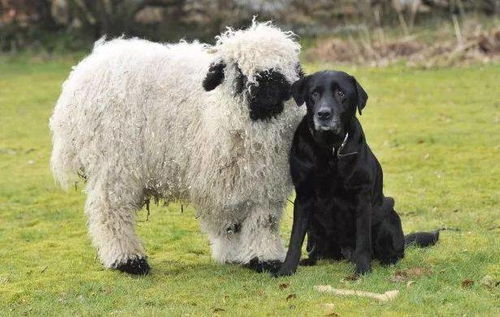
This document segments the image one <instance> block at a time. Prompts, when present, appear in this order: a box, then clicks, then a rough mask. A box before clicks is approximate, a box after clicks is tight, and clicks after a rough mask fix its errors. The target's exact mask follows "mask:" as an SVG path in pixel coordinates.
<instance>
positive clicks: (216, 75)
mask: <svg viewBox="0 0 500 317" xmlns="http://www.w3.org/2000/svg"><path fill="white" fill-rule="evenodd" d="M225 67H226V64H224V62H217V63H212V64H211V65H210V67H209V68H208V73H207V75H206V77H205V79H204V80H203V88H205V90H206V91H210V90H214V89H215V87H217V86H219V85H220V84H221V83H222V82H223V81H224V68H225Z"/></svg>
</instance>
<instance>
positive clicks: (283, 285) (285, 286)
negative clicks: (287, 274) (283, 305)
mask: <svg viewBox="0 0 500 317" xmlns="http://www.w3.org/2000/svg"><path fill="white" fill-rule="evenodd" d="M288 286H290V284H288V283H281V284H280V285H279V288H280V290H284V289H285V288H288Z"/></svg>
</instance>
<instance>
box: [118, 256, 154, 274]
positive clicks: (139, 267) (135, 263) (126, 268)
mask: <svg viewBox="0 0 500 317" xmlns="http://www.w3.org/2000/svg"><path fill="white" fill-rule="evenodd" d="M116 269H117V270H119V271H122V272H125V273H129V274H135V275H147V274H148V273H149V270H150V267H149V264H148V262H147V261H146V259H145V258H134V259H128V260H127V262H126V263H123V264H119V265H118V266H117V267H116Z"/></svg>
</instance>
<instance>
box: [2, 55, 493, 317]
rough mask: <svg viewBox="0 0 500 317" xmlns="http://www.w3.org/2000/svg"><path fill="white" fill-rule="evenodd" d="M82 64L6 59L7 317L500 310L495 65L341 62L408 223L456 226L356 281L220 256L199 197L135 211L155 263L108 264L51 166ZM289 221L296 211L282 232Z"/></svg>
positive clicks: (78, 200)
mask: <svg viewBox="0 0 500 317" xmlns="http://www.w3.org/2000/svg"><path fill="white" fill-rule="evenodd" d="M72 63H73V60H72V59H71V58H70V59H63V60H46V61H31V60H29V59H3V60H1V59H0V129H1V134H0V259H1V260H0V315H20V314H28V315H75V314H77V315H101V314H108V313H112V314H115V315H137V314H138V315H184V314H185V315H211V314H220V315H229V316H234V315H285V314H290V315H310V316H315V315H325V314H330V313H333V312H334V313H336V314H339V315H358V314H367V315H389V316H392V315H400V314H401V315H424V314H429V315H431V314H432V315H443V316H445V315H453V316H455V315H495V314H497V313H498V311H499V309H500V307H499V304H498V303H500V296H499V295H500V293H499V289H498V286H496V285H495V283H498V281H499V280H500V254H499V249H498V246H499V243H500V241H499V228H500V220H499V218H500V217H499V206H500V204H499V198H500V197H499V194H500V185H499V180H500V165H499V157H500V155H499V154H500V153H499V152H500V126H499V124H500V112H499V109H500V90H499V89H498V82H499V81H500V65H486V66H476V67H469V68H452V69H440V70H426V71H424V70H416V69H407V68H402V67H399V66H394V67H391V68H382V69H375V68H352V67H351V68H348V69H347V70H348V71H350V72H351V73H352V74H354V75H355V76H356V77H357V78H358V80H359V81H360V82H361V83H362V85H363V86H364V87H365V88H366V90H367V91H368V94H369V95H370V98H369V102H368V105H367V108H366V109H365V112H364V114H363V116H362V118H361V119H362V121H363V124H364V127H365V131H366V133H367V137H368V140H369V142H370V144H371V146H372V149H373V150H374V152H375V153H376V154H377V156H378V158H379V160H380V161H381V163H382V166H383V168H384V171H385V191H386V194H388V195H391V196H393V197H395V198H396V207H397V210H399V211H400V214H401V217H402V220H403V225H404V229H405V231H407V232H410V231H413V230H419V229H432V228H437V227H441V226H447V227H455V228H459V229H460V231H445V232H442V234H441V241H440V242H439V243H438V245H436V246H435V247H432V248H429V249H409V250H408V252H407V256H406V257H405V259H403V260H402V261H401V262H400V263H398V264H397V265H396V266H393V267H380V266H379V265H375V266H374V272H373V273H372V274H370V275H368V276H366V277H363V278H361V279H359V280H357V281H350V280H349V279H345V278H346V276H348V275H350V274H351V272H352V271H351V270H352V265H350V264H348V263H345V262H340V263H330V262H327V261H322V262H320V264H319V265H317V266H315V267H308V268H302V267H301V268H299V270H298V273H297V274H296V275H294V276H292V277H288V278H281V279H272V278H270V277H269V276H268V275H266V274H255V273H253V272H251V271H249V270H246V269H244V268H241V267H239V266H235V265H217V264H215V263H213V262H212V261H211V259H210V250H209V245H208V242H207V239H206V237H205V236H204V235H203V234H202V233H201V232H200V230H199V227H198V223H197V221H196V219H195V218H194V209H193V207H192V206H190V207H189V208H185V211H184V213H181V212H180V207H179V205H175V204H172V205H169V206H168V207H164V206H161V207H157V206H154V207H153V208H152V210H151V217H150V220H149V221H147V222H146V221H145V219H146V212H145V211H144V210H142V211H140V212H139V214H138V219H139V223H138V232H139V234H140V236H141V237H142V239H143V240H144V242H145V245H146V249H147V251H148V255H149V261H150V264H151V265H152V267H153V271H152V274H150V275H149V276H146V277H142V278H136V277H131V276H129V275H126V274H122V273H119V272H115V271H110V270H105V269H103V268H102V266H101V265H100V263H99V261H98V260H97V259H96V256H95V251H94V249H93V248H92V246H91V245H90V241H89V238H88V236H87V233H86V227H85V217H84V214H83V212H82V208H83V202H84V198H85V195H84V193H82V191H81V189H80V190H74V191H70V192H68V193H65V192H63V191H61V190H60V189H58V188H57V186H56V185H55V184H54V181H53V179H52V177H51V175H50V171H49V168H48V158H49V154H50V148H51V144H50V138H49V131H48V128H47V122H48V118H49V116H50V114H51V111H52V107H53V105H54V103H55V100H56V98H57V96H58V93H59V91H60V86H61V83H62V81H63V80H64V78H65V77H66V76H67V74H68V72H69V70H70V66H71V65H72ZM328 67H333V66H332V65H306V69H307V70H308V71H314V70H318V69H322V68H328ZM290 227H291V212H290V206H288V208H287V212H286V214H285V216H284V221H283V224H282V229H283V230H282V231H283V232H282V236H283V238H284V239H286V240H288V235H289V232H290ZM398 276H399V277H401V276H402V277H403V278H402V279H401V280H402V281H400V282H394V281H392V280H391V279H394V277H398ZM485 276H489V278H490V279H493V282H492V283H487V282H484V279H485ZM486 279H488V277H487V278H486ZM467 280H470V281H472V284H471V282H470V281H469V282H468V281H467ZM317 284H331V285H332V286H334V287H338V288H347V289H355V290H367V291H374V292H385V291H387V290H392V289H398V290H400V294H399V296H398V297H397V298H396V300H394V301H392V302H388V303H380V302H377V301H375V300H372V299H365V298H357V297H334V296H331V295H325V294H320V293H317V292H316V291H315V290H314V289H313V286H314V285H317ZM326 304H333V305H326Z"/></svg>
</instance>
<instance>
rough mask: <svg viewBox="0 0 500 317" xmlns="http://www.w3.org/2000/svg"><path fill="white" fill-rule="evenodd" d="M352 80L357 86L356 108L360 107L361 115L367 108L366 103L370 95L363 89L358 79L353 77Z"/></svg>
mask: <svg viewBox="0 0 500 317" xmlns="http://www.w3.org/2000/svg"><path fill="white" fill-rule="evenodd" d="M352 79H353V80H354V83H355V85H356V95H357V100H356V106H357V107H358V112H359V115H361V110H363V109H364V108H365V106H366V101H368V94H367V93H366V91H365V90H364V89H363V87H361V85H360V84H359V83H358V81H357V80H356V78H354V77H353V78H352Z"/></svg>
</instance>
